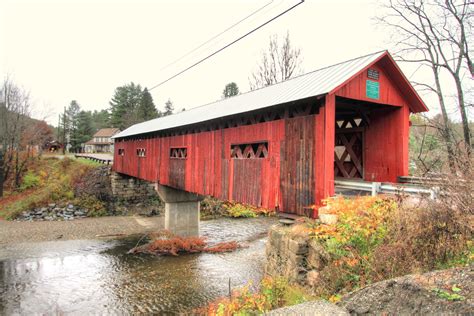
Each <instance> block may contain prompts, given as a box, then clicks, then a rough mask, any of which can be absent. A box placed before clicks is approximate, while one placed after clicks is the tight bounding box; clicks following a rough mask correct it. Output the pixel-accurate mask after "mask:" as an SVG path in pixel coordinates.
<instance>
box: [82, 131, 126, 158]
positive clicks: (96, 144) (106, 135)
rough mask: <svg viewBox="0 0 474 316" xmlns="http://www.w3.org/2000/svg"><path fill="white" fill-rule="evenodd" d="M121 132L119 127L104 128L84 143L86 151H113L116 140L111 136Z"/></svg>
mask: <svg viewBox="0 0 474 316" xmlns="http://www.w3.org/2000/svg"><path fill="white" fill-rule="evenodd" d="M118 132H120V130H119V129H118V128H102V129H100V130H99V131H98V132H97V133H95V134H94V136H92V139H91V140H90V141H88V142H87V143H85V144H84V152H86V153H113V152H114V141H113V139H112V138H111V137H112V136H114V135H115V134H117V133H118Z"/></svg>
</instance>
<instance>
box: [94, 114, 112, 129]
mask: <svg viewBox="0 0 474 316" xmlns="http://www.w3.org/2000/svg"><path fill="white" fill-rule="evenodd" d="M91 120H92V129H93V130H94V131H95V132H96V131H98V130H99V129H101V128H107V127H110V113H109V111H107V110H100V111H97V110H94V112H92V113H91Z"/></svg>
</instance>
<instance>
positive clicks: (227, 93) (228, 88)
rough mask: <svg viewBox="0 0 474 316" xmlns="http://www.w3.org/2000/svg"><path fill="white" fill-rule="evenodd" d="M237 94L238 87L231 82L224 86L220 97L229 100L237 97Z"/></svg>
mask: <svg viewBox="0 0 474 316" xmlns="http://www.w3.org/2000/svg"><path fill="white" fill-rule="evenodd" d="M239 93H240V92H239V87H238V86H237V84H236V83H235V82H231V83H228V84H226V85H225V88H224V91H222V96H223V97H224V98H230V97H233V96H234V95H238V94H239Z"/></svg>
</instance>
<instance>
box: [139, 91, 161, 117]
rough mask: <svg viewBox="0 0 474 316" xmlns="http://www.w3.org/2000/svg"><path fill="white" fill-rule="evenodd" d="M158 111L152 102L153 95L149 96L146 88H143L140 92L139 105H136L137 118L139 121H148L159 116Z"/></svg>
mask: <svg viewBox="0 0 474 316" xmlns="http://www.w3.org/2000/svg"><path fill="white" fill-rule="evenodd" d="M159 114H160V113H159V112H158V111H157V110H156V107H155V104H154V103H153V97H152V96H151V94H150V92H148V89H147V88H145V89H144V90H143V93H142V98H141V100H140V106H139V107H138V118H139V120H140V121H142V122H143V121H148V120H151V119H154V118H157V117H159V116H160V115H159Z"/></svg>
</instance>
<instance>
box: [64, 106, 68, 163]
mask: <svg viewBox="0 0 474 316" xmlns="http://www.w3.org/2000/svg"><path fill="white" fill-rule="evenodd" d="M66 146H67V144H66V107H64V113H63V155H65V154H66Z"/></svg>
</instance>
